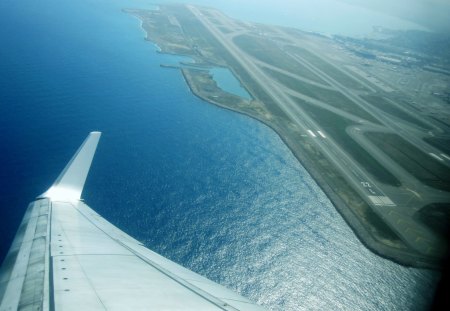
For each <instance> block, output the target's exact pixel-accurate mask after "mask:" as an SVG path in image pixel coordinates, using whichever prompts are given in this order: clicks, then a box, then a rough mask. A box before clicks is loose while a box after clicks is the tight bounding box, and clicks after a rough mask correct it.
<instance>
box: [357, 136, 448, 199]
mask: <svg viewBox="0 0 450 311" xmlns="http://www.w3.org/2000/svg"><path fill="white" fill-rule="evenodd" d="M366 136H367V137H368V138H369V139H370V140H371V141H372V142H373V143H374V144H376V145H377V146H378V147H379V148H380V149H381V150H383V151H384V152H385V153H386V154H387V155H388V156H389V157H391V158H392V160H394V161H395V162H397V163H398V164H399V165H400V166H401V167H403V168H404V169H405V170H406V171H408V172H409V173H410V174H411V175H413V176H414V177H416V178H417V179H418V180H420V181H421V182H422V183H424V184H426V185H428V186H430V187H434V188H436V189H441V190H444V191H450V168H448V166H446V165H444V164H442V163H441V162H439V161H438V160H436V159H435V158H432V157H431V156H430V155H428V154H426V153H424V152H422V150H420V149H419V148H417V147H415V146H414V145H412V144H411V143H409V142H408V141H406V140H405V139H403V138H402V137H400V136H399V135H397V134H390V133H366Z"/></svg>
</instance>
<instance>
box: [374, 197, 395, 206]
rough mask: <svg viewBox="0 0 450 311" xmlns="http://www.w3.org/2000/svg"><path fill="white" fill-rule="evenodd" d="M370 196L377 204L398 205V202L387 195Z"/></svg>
mask: <svg viewBox="0 0 450 311" xmlns="http://www.w3.org/2000/svg"><path fill="white" fill-rule="evenodd" d="M368 198H369V199H370V201H372V203H373V204H374V205H376V206H381V205H383V206H396V204H395V203H394V202H392V200H391V199H390V198H389V197H387V196H385V195H369V196H368Z"/></svg>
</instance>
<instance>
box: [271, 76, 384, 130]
mask: <svg viewBox="0 0 450 311" xmlns="http://www.w3.org/2000/svg"><path fill="white" fill-rule="evenodd" d="M263 70H264V71H265V72H266V73H267V74H269V75H270V76H271V77H272V78H274V79H275V80H277V81H278V82H280V83H281V84H283V85H285V86H287V87H288V88H290V89H291V90H293V91H296V92H299V93H301V94H303V95H306V96H309V97H311V98H314V99H317V100H319V101H321V102H323V103H325V104H328V105H330V106H333V107H335V108H338V109H341V110H343V111H346V112H348V113H350V114H353V115H355V116H357V117H360V118H362V119H366V120H368V121H371V122H374V123H379V122H378V120H377V119H375V118H374V117H372V115H370V114H369V113H368V112H366V111H365V110H363V109H362V108H360V107H359V106H358V105H357V104H355V103H354V102H353V101H351V100H350V99H348V98H347V97H345V96H344V95H342V94H341V93H339V92H338V91H333V90H330V89H326V88H322V87H319V86H315V85H313V84H309V83H305V82H303V81H300V80H298V79H295V78H293V77H290V76H288V75H285V74H283V73H281V72H278V71H275V70H272V69H269V68H263Z"/></svg>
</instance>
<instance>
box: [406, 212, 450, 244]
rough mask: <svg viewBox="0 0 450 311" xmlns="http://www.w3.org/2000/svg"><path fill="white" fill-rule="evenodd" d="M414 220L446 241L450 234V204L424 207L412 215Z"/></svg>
mask: <svg viewBox="0 0 450 311" xmlns="http://www.w3.org/2000/svg"><path fill="white" fill-rule="evenodd" d="M413 217H414V219H416V220H418V221H420V222H422V223H423V224H424V225H426V226H427V227H428V228H430V229H431V230H433V231H434V232H435V233H436V234H439V235H440V236H442V237H444V238H446V239H448V238H449V233H450V204H449V203H433V204H430V205H427V206H424V207H423V208H422V209H421V210H420V211H418V212H417V213H415V214H414V216H413Z"/></svg>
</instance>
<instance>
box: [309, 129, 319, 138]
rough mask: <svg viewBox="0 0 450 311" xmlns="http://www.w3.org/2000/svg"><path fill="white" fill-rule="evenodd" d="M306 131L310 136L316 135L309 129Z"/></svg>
mask: <svg viewBox="0 0 450 311" xmlns="http://www.w3.org/2000/svg"><path fill="white" fill-rule="evenodd" d="M308 133H309V135H311V136H312V137H317V136H316V134H314V132H313V131H311V130H308Z"/></svg>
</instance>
